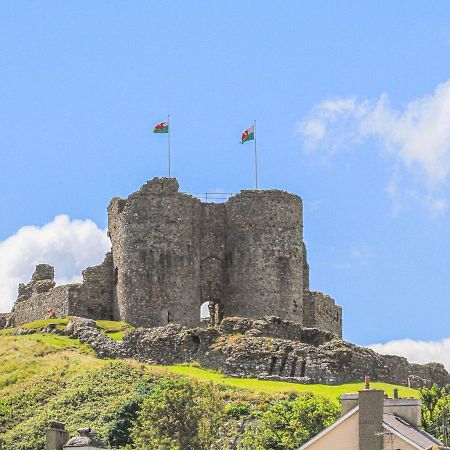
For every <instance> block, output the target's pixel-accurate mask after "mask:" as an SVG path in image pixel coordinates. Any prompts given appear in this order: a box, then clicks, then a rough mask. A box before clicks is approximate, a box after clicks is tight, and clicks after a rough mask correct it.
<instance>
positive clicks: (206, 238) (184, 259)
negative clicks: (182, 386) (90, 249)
mask: <svg viewBox="0 0 450 450" xmlns="http://www.w3.org/2000/svg"><path fill="white" fill-rule="evenodd" d="M302 214H303V212H302V201H301V198H300V197H299V196H297V195H294V194H290V193H287V192H284V191H281V190H243V191H241V192H240V193H239V194H237V195H234V196H232V197H230V198H229V199H228V200H227V201H226V202H225V203H203V202H201V201H200V200H199V199H197V198H195V197H193V196H191V195H188V194H185V193H182V192H179V186H178V181H177V180H176V179H175V178H154V179H153V180H151V181H149V182H147V183H146V184H145V185H144V186H142V187H141V189H139V191H137V192H135V193H133V194H131V195H130V196H129V197H128V198H126V199H121V198H113V199H112V200H111V202H110V205H109V207H108V234H109V237H110V239H111V244H112V250H111V252H109V253H107V255H106V257H105V260H104V262H103V263H102V264H101V265H99V266H96V267H90V268H87V269H86V270H84V271H83V282H82V283H79V284H68V285H63V286H55V282H54V269H53V267H52V266H49V265H46V264H40V265H38V266H37V267H36V272H35V273H34V274H33V277H32V280H31V281H30V283H28V284H27V285H23V284H21V285H20V286H19V295H18V298H17V301H16V303H15V305H14V307H13V311H12V313H11V314H10V315H9V316H8V317H7V318H6V319H5V320H8V321H9V324H14V325H21V324H24V323H27V322H31V321H35V320H40V319H44V318H45V317H46V315H47V313H48V311H49V310H53V311H54V312H55V314H56V316H57V317H66V316H69V315H71V316H81V317H87V318H92V319H96V320H98V319H108V320H123V321H126V322H128V323H131V324H133V325H136V326H142V327H158V326H164V325H167V324H169V323H176V324H181V325H184V326H186V327H190V328H192V327H198V326H200V325H201V318H200V307H201V305H202V304H204V303H205V302H207V303H208V306H209V311H210V318H211V322H212V323H213V324H218V323H220V322H221V320H222V319H223V318H224V317H243V318H250V319H257V318H260V317H263V316H276V317H279V318H281V319H284V320H289V321H292V322H295V323H298V324H300V325H301V326H303V327H308V328H318V329H320V330H324V331H329V332H331V333H333V334H335V335H337V336H339V337H340V336H342V309H341V307H340V306H338V305H336V304H335V302H334V300H333V299H332V298H331V297H329V296H327V295H324V294H322V293H320V292H315V291H310V289H309V266H308V262H307V254H306V246H305V244H304V241H303V216H302Z"/></svg>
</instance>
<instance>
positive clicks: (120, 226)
mask: <svg viewBox="0 0 450 450" xmlns="http://www.w3.org/2000/svg"><path fill="white" fill-rule="evenodd" d="M108 213H109V234H110V237H111V242H112V247H113V264H114V271H115V273H116V274H117V284H116V296H117V307H116V310H115V318H116V319H119V318H120V319H121V320H125V321H127V322H130V323H133V324H136V325H142V326H161V325H166V324H167V323H170V322H176V323H181V324H184V325H187V326H196V325H198V324H199V323H200V300H201V295H200V282H199V280H200V217H201V202H200V200H198V199H196V198H193V197H191V196H189V195H186V194H180V193H178V182H177V180H175V179H173V178H159V179H154V180H152V181H150V182H148V183H147V184H145V185H144V186H142V188H141V189H140V190H139V191H138V192H136V193H134V194H132V195H130V196H129V197H128V198H127V199H126V200H124V199H119V198H115V199H113V200H112V201H111V203H110V206H109V208H108Z"/></svg>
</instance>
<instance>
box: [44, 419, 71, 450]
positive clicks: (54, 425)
mask: <svg viewBox="0 0 450 450" xmlns="http://www.w3.org/2000/svg"><path fill="white" fill-rule="evenodd" d="M68 440H69V433H68V432H67V431H66V429H65V427H64V424H63V423H60V422H50V423H49V425H48V428H47V429H46V430H45V450H62V448H63V446H64V444H65V443H66V442H67V441H68Z"/></svg>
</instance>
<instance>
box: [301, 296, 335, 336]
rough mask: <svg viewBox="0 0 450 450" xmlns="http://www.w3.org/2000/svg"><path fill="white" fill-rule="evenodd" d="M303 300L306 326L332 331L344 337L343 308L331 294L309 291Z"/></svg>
mask: <svg viewBox="0 0 450 450" xmlns="http://www.w3.org/2000/svg"><path fill="white" fill-rule="evenodd" d="M303 301H304V303H303V308H304V321H303V324H304V326H305V327H310V328H319V329H320V330H327V331H331V332H332V333H334V334H336V335H337V336H339V337H342V308H341V307H340V306H339V305H336V303H335V301H334V300H333V299H332V298H331V297H330V296H329V295H325V294H323V293H322V292H317V291H307V292H305V293H304V296H303Z"/></svg>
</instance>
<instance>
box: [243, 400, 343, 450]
mask: <svg viewBox="0 0 450 450" xmlns="http://www.w3.org/2000/svg"><path fill="white" fill-rule="evenodd" d="M338 417H339V410H338V407H337V405H336V404H335V403H332V402H330V401H329V400H327V399H325V398H323V397H320V396H316V395H314V394H310V393H307V394H302V395H299V396H293V397H291V398H289V399H283V400H280V401H278V402H276V403H272V404H270V405H269V406H268V408H267V410H266V411H264V412H262V413H261V414H260V416H259V417H257V419H256V420H255V422H256V423H254V424H250V425H249V426H248V427H247V429H246V431H245V433H244V437H243V439H242V441H241V443H240V444H239V449H240V450H294V449H298V448H299V447H300V446H301V445H302V444H304V443H305V442H307V441H308V440H309V439H311V438H312V437H314V436H315V435H316V434H317V433H319V432H320V431H322V430H323V429H324V428H326V427H328V426H330V425H331V424H332V423H333V422H335V421H336V420H337V419H338Z"/></svg>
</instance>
